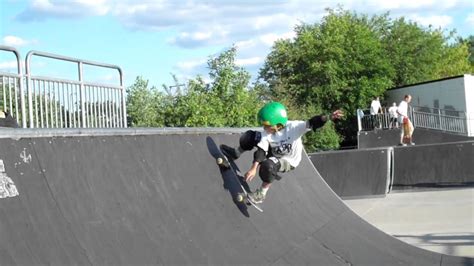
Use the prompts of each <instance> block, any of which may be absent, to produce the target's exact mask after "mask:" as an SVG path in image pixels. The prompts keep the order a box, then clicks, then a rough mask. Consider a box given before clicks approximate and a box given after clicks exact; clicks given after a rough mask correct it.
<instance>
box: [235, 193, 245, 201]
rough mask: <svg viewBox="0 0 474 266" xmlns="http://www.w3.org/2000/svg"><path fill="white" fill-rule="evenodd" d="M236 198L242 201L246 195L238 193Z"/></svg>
mask: <svg viewBox="0 0 474 266" xmlns="http://www.w3.org/2000/svg"><path fill="white" fill-rule="evenodd" d="M236 199H237V201H238V202H242V201H244V196H243V195H242V194H238V195H237V198H236Z"/></svg>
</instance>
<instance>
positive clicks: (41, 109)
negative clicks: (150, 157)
mask: <svg viewBox="0 0 474 266" xmlns="http://www.w3.org/2000/svg"><path fill="white" fill-rule="evenodd" d="M0 50H3V51H10V52H13V53H15V55H16V57H17V65H18V74H12V73H3V72H0V78H1V81H2V84H1V87H0V90H1V91H2V96H3V97H2V98H1V99H0V101H1V103H2V105H1V107H2V108H3V110H8V111H9V112H10V113H11V114H12V115H13V116H14V117H15V118H16V119H17V121H18V122H19V124H21V125H22V127H23V128H126V127H127V121H126V119H127V112H126V99H125V88H124V85H123V72H122V70H121V68H120V67H118V66H115V65H110V64H104V63H97V62H92V61H87V60H81V59H76V58H71V57H65V56H60V55H55V54H50V53H44V52H38V51H31V52H29V53H28V54H27V56H26V59H25V69H26V73H25V74H24V75H22V73H21V64H20V62H21V57H20V55H19V53H18V52H17V51H16V50H15V49H14V48H11V47H7V46H0ZM34 56H39V57H44V58H50V59H54V60H60V61H66V62H72V63H75V64H77V76H78V80H70V79H60V78H54V77H44V76H35V75H33V74H32V72H31V59H32V57H34ZM85 65H87V66H94V67H102V68H106V69H112V70H117V71H118V74H119V80H120V85H118V86H114V85H109V84H99V83H92V82H86V81H84V78H83V67H84V66H85ZM23 87H25V88H26V89H23Z"/></svg>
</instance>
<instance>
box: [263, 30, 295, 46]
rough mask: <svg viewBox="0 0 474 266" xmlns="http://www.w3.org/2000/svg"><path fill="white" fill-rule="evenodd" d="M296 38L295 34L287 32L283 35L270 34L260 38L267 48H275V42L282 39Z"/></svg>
mask: <svg viewBox="0 0 474 266" xmlns="http://www.w3.org/2000/svg"><path fill="white" fill-rule="evenodd" d="M295 36H296V34H295V32H293V31H291V32H285V33H283V34H275V33H268V34H264V35H262V36H260V37H259V39H260V41H261V42H262V43H264V44H265V45H266V46H270V47H271V46H273V44H274V43H275V41H277V40H280V39H291V38H294V37H295Z"/></svg>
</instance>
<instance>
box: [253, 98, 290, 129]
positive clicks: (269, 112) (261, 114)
mask: <svg viewBox="0 0 474 266" xmlns="http://www.w3.org/2000/svg"><path fill="white" fill-rule="evenodd" d="M287 121H288V116H287V115H286V108H285V106H284V105H283V104H281V103H279V102H269V103H267V104H265V105H264V106H263V107H262V109H260V111H258V122H259V123H260V124H261V125H264V126H276V125H278V124H281V125H283V126H285V125H286V122H287Z"/></svg>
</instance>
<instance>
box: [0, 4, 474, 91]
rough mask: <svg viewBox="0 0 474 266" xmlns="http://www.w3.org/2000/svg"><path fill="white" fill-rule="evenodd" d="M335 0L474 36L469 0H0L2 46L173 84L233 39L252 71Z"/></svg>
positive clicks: (95, 76) (89, 74) (91, 76)
mask: <svg viewBox="0 0 474 266" xmlns="http://www.w3.org/2000/svg"><path fill="white" fill-rule="evenodd" d="M338 5H340V6H342V7H343V8H344V9H345V10H351V11H354V12H357V13H358V14H367V15H382V14H383V13H385V12H390V17H391V18H394V19H395V18H398V17H401V16H403V17H405V18H407V19H409V20H411V21H413V22H417V23H418V24H420V25H422V26H424V27H428V26H429V25H432V26H433V27H434V28H441V29H443V30H445V31H446V32H449V31H451V30H456V32H457V34H458V35H459V36H462V37H464V38H465V37H467V36H469V35H474V30H473V29H474V1H472V0H449V1H447V0H400V1H395V0H390V1H381V0H340V1H326V0H313V1H310V0H288V1H278V0H229V1H225V0H203V1H199V0H195V1H187V0H175V1H172V0H170V1H168V0H0V45H5V46H10V47H14V48H15V49H16V50H18V51H19V52H20V55H21V57H22V60H23V61H24V59H25V58H26V56H27V54H28V52H30V51H40V52H46V53H52V54H57V55H62V56H67V57H72V58H78V59H83V60H88V61H94V62H101V63H107V64H111V65H117V66H119V67H120V68H121V69H122V71H123V73H124V85H125V86H127V87H128V86H130V85H132V84H133V83H134V81H135V79H136V77H137V76H142V77H143V78H144V79H146V80H149V84H150V86H156V87H161V85H162V84H166V85H168V86H169V85H173V84H174V81H173V79H172V74H175V75H176V76H177V77H178V79H179V81H180V83H186V81H187V80H188V79H192V78H195V77H196V76H197V75H201V76H203V77H204V78H205V80H206V78H207V77H208V69H207V60H208V59H209V58H210V57H212V56H216V55H218V54H220V53H221V52H223V51H225V50H226V49H229V48H230V47H232V46H234V45H235V46H236V47H237V56H236V64H237V65H239V66H241V67H243V68H245V69H246V70H247V71H249V72H250V73H251V75H252V78H253V79H255V78H256V77H257V75H258V70H259V68H260V67H261V66H262V65H263V63H264V61H265V58H266V56H267V54H268V53H269V52H270V51H271V47H272V45H273V43H274V42H275V41H276V40H278V39H281V38H292V37H294V31H293V29H294V27H295V26H296V25H298V24H301V23H310V24H313V23H318V22H320V21H321V18H323V17H324V16H325V15H326V14H327V13H326V10H325V9H326V8H333V9H335V8H337V6H338ZM23 71H24V70H23ZM0 72H16V63H15V57H14V55H13V53H11V52H5V51H0ZM77 72H78V71H77V65H76V64H73V63H70V62H62V61H58V60H51V59H45V58H44V57H41V56H36V57H35V56H32V57H31V73H32V75H47V76H54V77H56V76H57V77H59V78H71V79H77ZM84 79H85V80H89V81H94V82H106V83H118V80H119V79H118V71H116V70H111V69H104V68H98V67H86V68H85V69H84Z"/></svg>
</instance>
